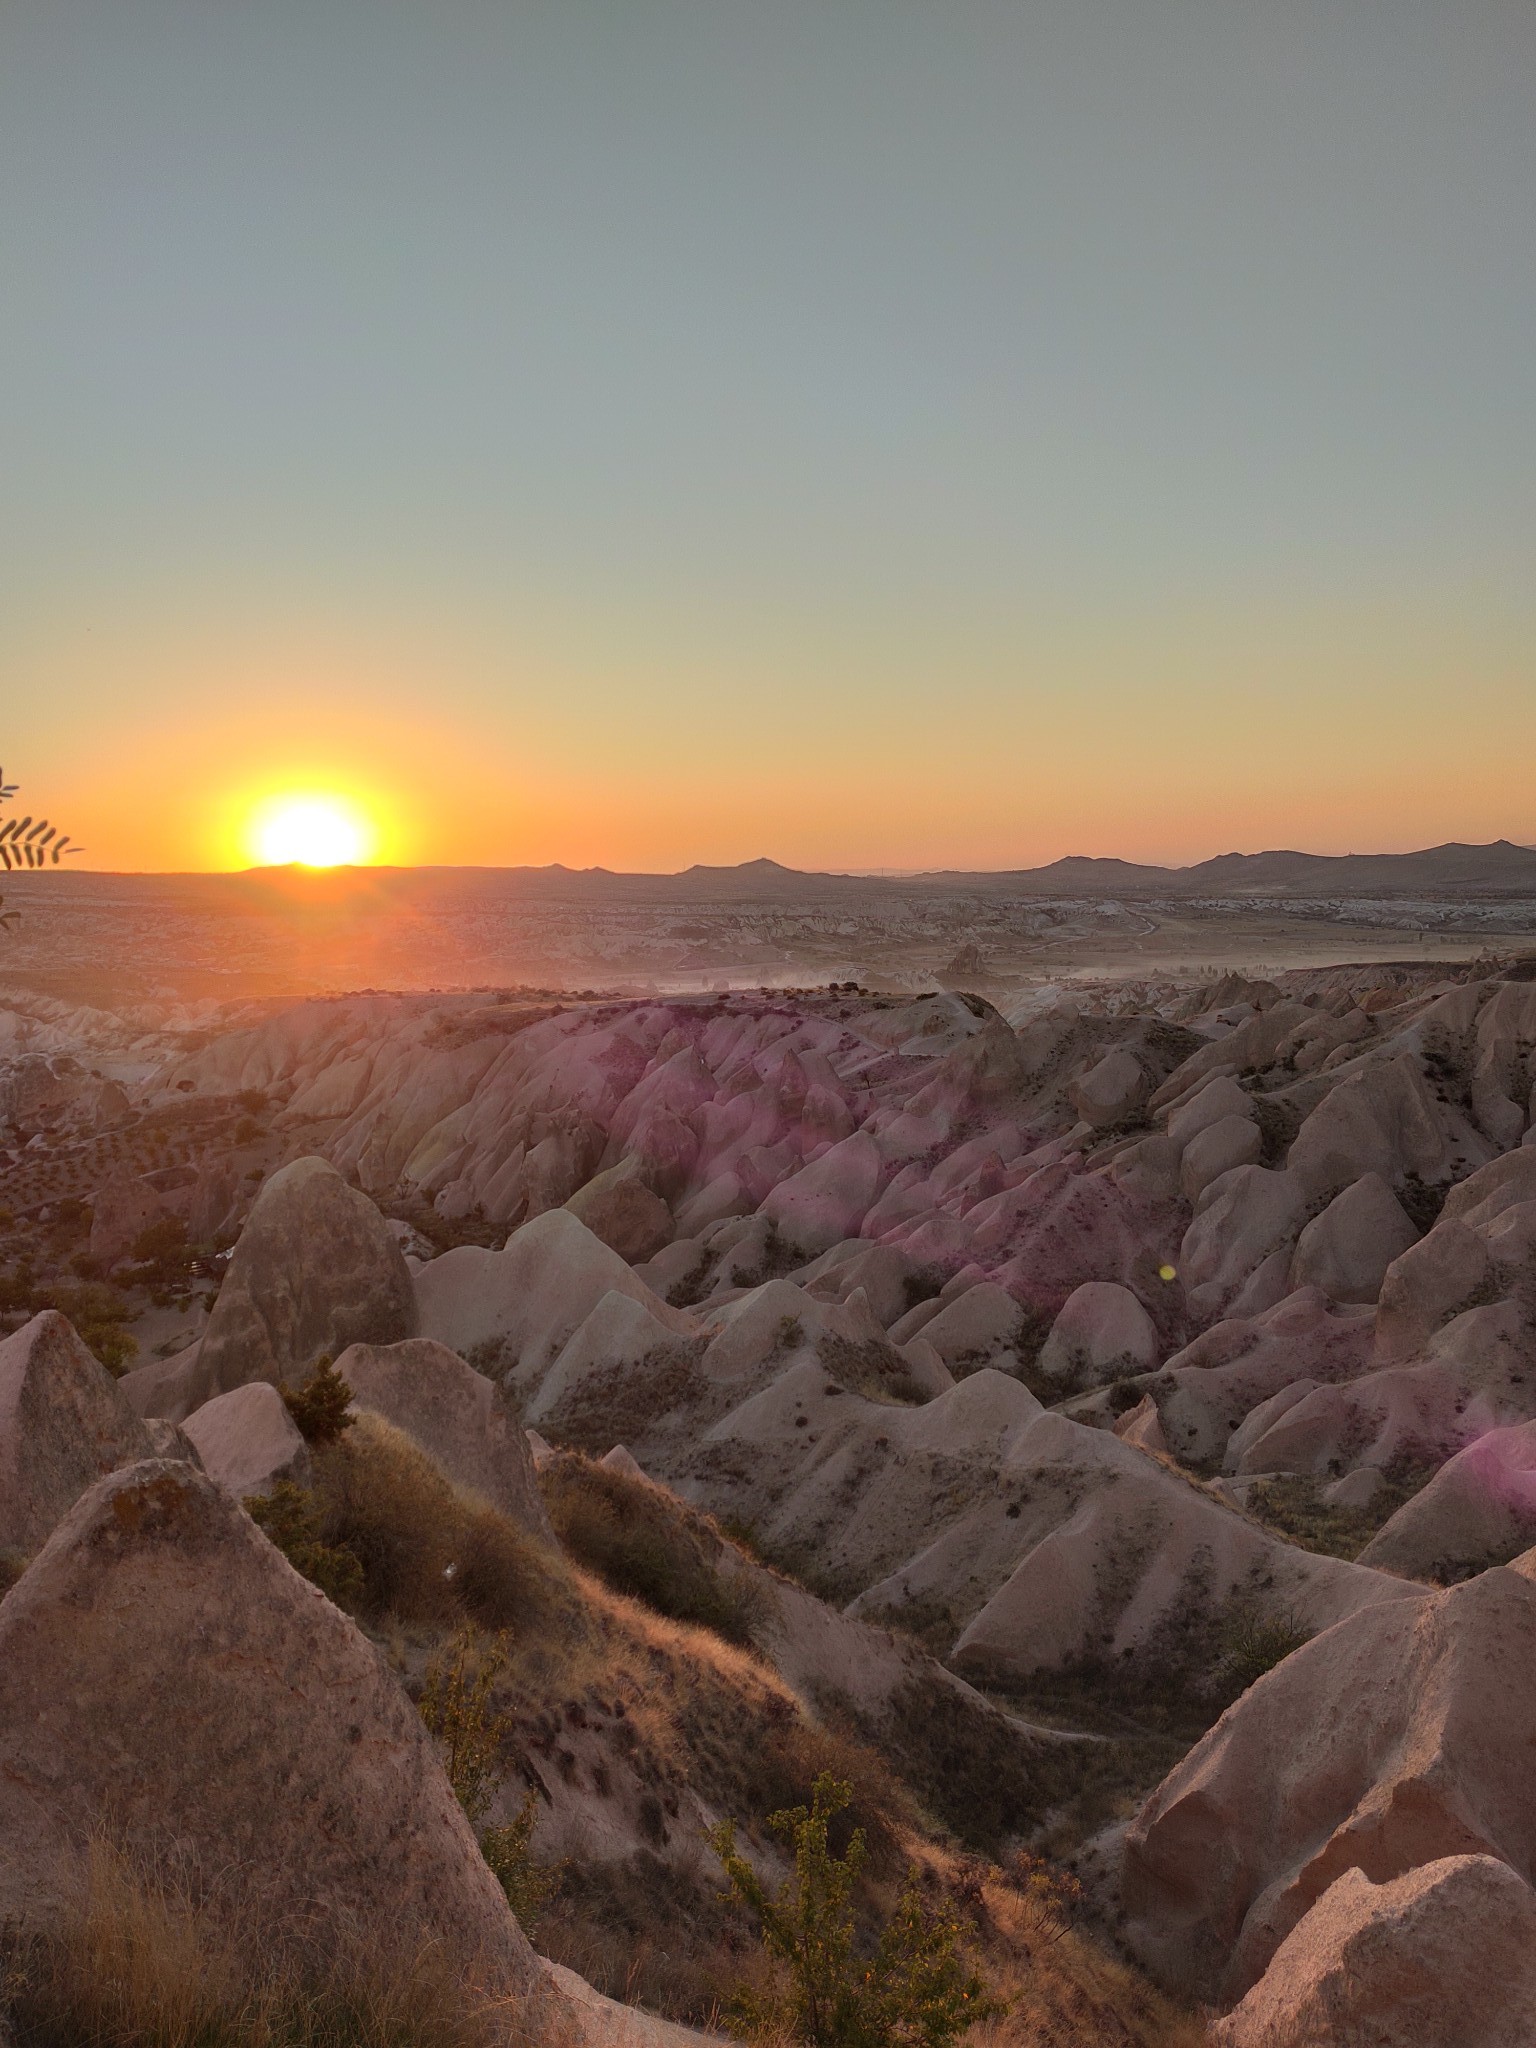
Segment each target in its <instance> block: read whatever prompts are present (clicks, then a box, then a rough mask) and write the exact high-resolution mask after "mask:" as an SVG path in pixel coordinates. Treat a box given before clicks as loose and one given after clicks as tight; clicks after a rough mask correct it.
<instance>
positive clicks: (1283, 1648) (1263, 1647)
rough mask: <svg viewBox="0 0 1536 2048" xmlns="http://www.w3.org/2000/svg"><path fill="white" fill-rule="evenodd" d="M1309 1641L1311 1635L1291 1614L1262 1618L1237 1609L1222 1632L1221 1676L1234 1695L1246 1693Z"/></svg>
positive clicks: (1297, 1617)
mask: <svg viewBox="0 0 1536 2048" xmlns="http://www.w3.org/2000/svg"><path fill="white" fill-rule="evenodd" d="M1311 1637H1312V1631H1311V1630H1310V1629H1309V1628H1308V1627H1307V1625H1306V1623H1305V1622H1303V1621H1302V1620H1301V1619H1300V1618H1299V1616H1297V1615H1295V1614H1294V1613H1286V1614H1263V1613H1261V1612H1259V1611H1258V1610H1257V1609H1254V1608H1248V1607H1240V1608H1239V1609H1238V1610H1237V1611H1236V1612H1235V1613H1234V1614H1233V1615H1232V1617H1231V1619H1230V1620H1229V1621H1228V1623H1227V1626H1226V1628H1225V1630H1224V1631H1223V1636H1222V1642H1223V1648H1224V1650H1225V1652H1226V1654H1225V1657H1224V1658H1223V1661H1222V1672H1221V1675H1222V1676H1223V1678H1225V1680H1226V1681H1227V1684H1228V1685H1229V1686H1231V1687H1232V1688H1233V1689H1234V1691H1236V1692H1246V1691H1247V1690H1248V1688H1249V1686H1250V1685H1253V1684H1255V1683H1257V1681H1258V1680H1259V1679H1261V1678H1262V1677H1263V1676H1264V1674H1265V1672H1266V1671H1273V1670H1274V1668H1275V1666H1276V1665H1277V1664H1281V1663H1283V1662H1284V1661H1285V1659H1286V1658H1287V1657H1289V1656H1290V1654H1291V1652H1292V1651H1293V1650H1299V1649H1300V1648H1301V1646H1302V1644H1303V1643H1306V1642H1310V1641H1311Z"/></svg>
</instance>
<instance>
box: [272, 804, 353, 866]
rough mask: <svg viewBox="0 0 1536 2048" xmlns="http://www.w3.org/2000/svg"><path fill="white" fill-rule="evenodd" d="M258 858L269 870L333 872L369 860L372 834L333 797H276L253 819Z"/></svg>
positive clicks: (346, 806) (346, 807) (350, 810)
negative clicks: (294, 867)
mask: <svg viewBox="0 0 1536 2048" xmlns="http://www.w3.org/2000/svg"><path fill="white" fill-rule="evenodd" d="M251 836H252V840H253V842H254V846H255V850H256V855H257V858H258V859H259V860H260V861H261V862H262V864H263V865H264V866H267V867H286V866H288V865H289V864H290V863H294V862H296V863H298V865H300V866H301V867H307V868H334V867H341V866H347V865H352V864H354V863H356V862H358V861H362V860H366V859H367V858H368V849H369V842H370V839H371V836H372V835H371V834H370V832H369V831H368V828H367V826H366V825H365V824H364V822H363V820H362V819H361V818H359V817H358V816H357V814H356V813H355V812H354V811H353V810H352V808H351V807H350V806H349V805H348V804H346V803H345V802H343V801H341V800H340V799H338V798H335V797H280V798H278V799H276V800H275V801H274V802H273V803H272V804H271V805H270V806H269V807H268V808H266V809H265V810H264V811H262V812H261V813H260V814H259V815H258V816H257V818H256V819H255V821H254V823H253V827H252V835H251Z"/></svg>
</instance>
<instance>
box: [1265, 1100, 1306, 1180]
mask: <svg viewBox="0 0 1536 2048" xmlns="http://www.w3.org/2000/svg"><path fill="white" fill-rule="evenodd" d="M1253 1120H1254V1122H1255V1123H1256V1124H1257V1125H1258V1127H1259V1140H1260V1150H1259V1164H1260V1166H1267V1167H1270V1168H1274V1167H1280V1166H1284V1164H1285V1158H1286V1154H1287V1153H1288V1152H1289V1151H1290V1149H1291V1146H1292V1145H1293V1144H1294V1143H1295V1142H1296V1134H1297V1132H1298V1131H1299V1130H1300V1129H1301V1127H1302V1124H1303V1123H1304V1122H1305V1121H1306V1116H1305V1112H1304V1111H1303V1110H1302V1109H1301V1108H1300V1107H1299V1105H1298V1104H1296V1103H1294V1102H1290V1101H1288V1100H1287V1099H1286V1098H1285V1097H1284V1096H1283V1095H1259V1094H1255V1095H1254V1098H1253Z"/></svg>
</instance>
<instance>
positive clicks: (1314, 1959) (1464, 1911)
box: [1211, 1856, 1536, 2048]
mask: <svg viewBox="0 0 1536 2048" xmlns="http://www.w3.org/2000/svg"><path fill="white" fill-rule="evenodd" d="M1533 2014H1536V1893H1533V1892H1532V1890H1531V1888H1530V1886H1529V1885H1528V1884H1526V1883H1525V1881H1524V1880H1523V1879H1522V1878H1519V1877H1517V1876H1516V1875H1515V1873H1514V1871H1512V1870H1511V1869H1510V1867H1509V1865H1508V1864H1507V1863H1501V1862H1500V1861H1499V1860H1498V1858H1497V1857H1496V1856H1443V1857H1440V1858H1438V1859H1437V1860H1436V1861H1435V1862H1433V1863H1424V1864H1420V1865H1419V1866H1418V1867H1417V1868H1416V1869H1412V1870H1408V1871H1406V1872H1404V1874H1403V1875H1402V1876H1401V1877H1394V1878H1390V1879H1388V1880H1387V1881H1386V1882H1385V1883H1382V1884H1373V1883H1372V1882H1371V1880H1370V1878H1369V1877H1367V1876H1366V1874H1365V1872H1364V1871H1363V1870H1360V1869H1352V1870H1346V1871H1345V1872H1344V1874H1343V1876H1342V1877H1340V1878H1338V1879H1337V1880H1336V1881H1335V1882H1334V1883H1333V1884H1331V1885H1329V1887H1328V1889H1327V1891H1325V1892H1324V1893H1323V1895H1322V1897H1321V1898H1320V1899H1319V1900H1318V1902H1317V1904H1316V1905H1315V1906H1313V1907H1312V1908H1311V1910H1310V1911H1309V1912H1307V1913H1305V1914H1304V1915H1303V1916H1302V1918H1301V1919H1300V1921H1298V1923H1297V1924H1296V1926H1295V1927H1293V1928H1292V1930H1291V1932H1290V1933H1289V1934H1288V1935H1287V1936H1286V1938H1285V1940H1284V1941H1283V1942H1282V1943H1281V1944H1280V1947H1279V1948H1278V1949H1277V1950H1276V1952H1275V1957H1274V1960H1273V1962H1272V1963H1271V1964H1270V1966H1269V1968H1268V1969H1267V1970H1266V1971H1265V1972H1264V1975H1263V1976H1262V1977H1261V1978H1260V1979H1259V1981H1258V1983H1257V1984H1256V1985H1255V1986H1254V1987H1253V1989H1252V1990H1251V1991H1250V1992H1249V1993H1248V1995H1247V1997H1246V1998H1245V1999H1244V2000H1243V2002H1242V2004H1241V2005H1239V2006H1238V2007H1237V2009H1236V2011H1235V2012H1232V2013H1229V2014H1228V2016H1227V2017H1226V2018H1225V2019H1224V2020H1221V2021H1218V2023H1217V2025H1216V2026H1215V2027H1214V2028H1213V2030H1212V2033H1211V2041H1212V2048H1321V2044H1323V2043H1327V2042H1340V2043H1343V2042H1348V2043H1349V2044H1351V2048H1530V2043H1531V2041H1532V2040H1533V2039H1536V2020H1533V2017H1532V2016H1533Z"/></svg>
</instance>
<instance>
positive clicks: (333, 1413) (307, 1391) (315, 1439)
mask: <svg viewBox="0 0 1536 2048" xmlns="http://www.w3.org/2000/svg"><path fill="white" fill-rule="evenodd" d="M280 1391H281V1393H282V1397H283V1406H284V1407H285V1408H286V1409H287V1410H288V1413H289V1414H290V1415H291V1416H292V1417H293V1420H294V1426H295V1427H296V1428H297V1430H298V1432H299V1435H300V1436H301V1437H303V1439H304V1441H305V1443H307V1444H309V1445H310V1446H311V1447H312V1448H313V1447H315V1446H318V1445H320V1444H333V1443H335V1442H336V1441H337V1439H338V1438H339V1437H340V1435H341V1433H342V1431H343V1430H344V1429H350V1428H351V1427H352V1423H353V1420H354V1418H353V1417H352V1416H351V1415H349V1414H348V1413H347V1410H348V1408H349V1407H350V1406H351V1403H352V1389H351V1388H350V1387H349V1386H348V1385H347V1383H346V1381H345V1380H344V1379H343V1378H342V1376H341V1374H340V1373H339V1372H338V1371H337V1370H336V1367H335V1365H334V1364H333V1362H332V1361H331V1359H330V1358H329V1356H322V1357H321V1358H320V1359H318V1360H317V1361H316V1364H315V1369H314V1371H313V1373H312V1374H311V1375H310V1377H309V1378H308V1379H307V1380H306V1381H305V1383H304V1385H303V1386H302V1387H300V1388H299V1390H298V1392H297V1393H294V1392H293V1391H292V1389H291V1388H290V1387H289V1386H288V1385H287V1383H286V1382H284V1384H283V1386H282V1388H281V1389H280Z"/></svg>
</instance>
